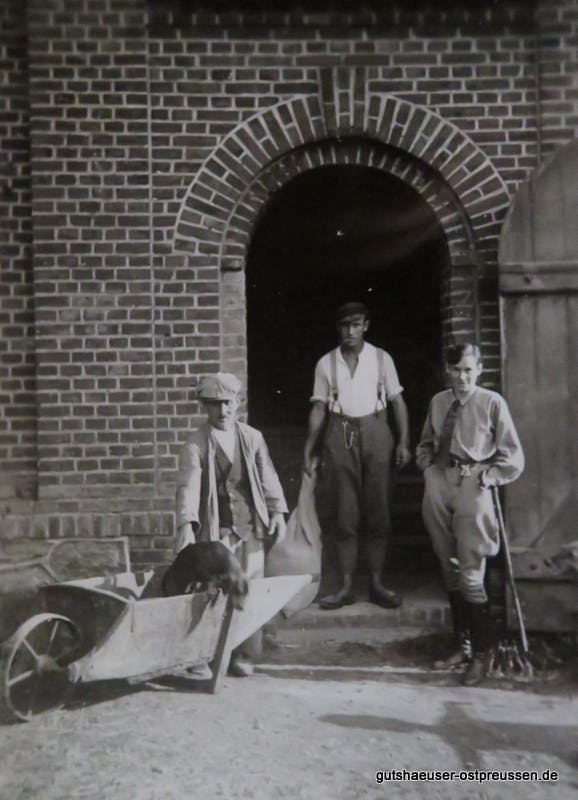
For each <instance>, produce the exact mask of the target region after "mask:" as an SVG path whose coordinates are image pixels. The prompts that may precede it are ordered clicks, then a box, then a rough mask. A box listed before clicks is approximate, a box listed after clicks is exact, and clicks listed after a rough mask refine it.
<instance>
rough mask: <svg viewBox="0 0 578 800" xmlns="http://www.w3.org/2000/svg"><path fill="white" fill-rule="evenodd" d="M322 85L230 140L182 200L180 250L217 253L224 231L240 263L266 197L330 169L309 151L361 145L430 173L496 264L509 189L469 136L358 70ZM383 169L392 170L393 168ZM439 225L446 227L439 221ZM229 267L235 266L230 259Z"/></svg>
mask: <svg viewBox="0 0 578 800" xmlns="http://www.w3.org/2000/svg"><path fill="white" fill-rule="evenodd" d="M320 87H321V90H320V94H319V96H298V97H294V98H293V99H291V100H289V101H286V102H284V103H279V104H278V105H275V106H273V107H272V108H269V109H267V110H265V111H262V112H260V113H259V114H256V115H254V116H253V117H251V118H249V119H248V120H247V121H245V122H243V123H242V124H241V125H239V126H237V127H236V128H235V129H234V130H233V131H231V133H229V134H228V135H227V136H226V137H224V139H223V141H222V142H221V143H220V144H219V146H218V147H217V148H216V149H215V150H214V151H213V152H212V153H211V155H210V156H209V157H208V158H207V159H206V161H205V162H204V164H203V165H202V167H201V169H200V170H199V172H198V174H197V176H196V177H195V179H194V180H193V182H192V183H191V185H190V187H189V190H188V192H187V194H186V197H185V199H184V202H183V204H182V207H181V210H180V213H179V216H178V218H177V222H176V226H175V239H174V241H175V247H176V248H177V249H178V250H184V251H187V252H191V253H198V252H207V250H210V251H212V252H214V251H215V250H216V251H220V249H221V245H222V244H223V243H224V242H225V234H226V233H227V232H228V234H229V238H228V239H227V242H226V243H227V253H228V256H229V258H230V259H234V258H235V257H241V258H242V248H239V250H238V251H235V248H234V247H232V243H233V242H234V241H238V242H239V244H241V245H242V243H243V238H244V237H243V235H242V234H243V233H244V234H245V239H246V238H248V236H249V234H250V229H251V226H252V221H253V218H254V216H255V213H257V212H258V209H259V208H260V207H261V206H262V203H263V199H264V198H266V197H267V194H268V193H270V192H271V191H274V189H275V188H279V187H280V186H282V185H283V183H284V182H285V181H286V180H287V179H288V178H290V177H291V174H296V172H298V171H301V170H302V169H303V168H304V164H305V163H306V162H307V159H309V165H310V166H309V168H314V167H315V166H320V165H321V163H334V162H332V161H331V160H329V161H326V162H323V161H321V162H320V160H319V154H320V153H323V151H322V150H318V151H317V153H316V154H314V153H312V152H311V151H308V149H307V146H310V145H312V144H317V143H320V142H324V141H326V140H335V139H336V140H338V141H340V140H343V139H359V138H363V139H366V140H369V141H372V142H374V143H376V144H381V145H386V146H388V147H389V148H391V149H392V150H395V151H397V152H398V153H399V154H400V156H401V155H402V154H403V155H405V158H406V160H407V163H406V164H405V165H404V166H401V165H400V169H401V170H402V171H403V170H404V169H405V170H407V171H408V172H409V171H411V168H412V167H413V169H414V170H418V171H419V169H420V167H421V169H422V170H427V171H428V172H429V183H431V186H428V187H424V192H426V191H427V190H428V189H429V194H430V197H431V198H432V199H433V197H434V196H435V195H436V194H438V193H440V192H446V193H450V194H453V196H454V198H455V199H456V201H457V202H458V203H459V205H460V206H461V208H462V209H463V215H464V218H465V219H467V220H468V224H469V225H470V227H471V231H472V236H473V240H474V243H475V249H476V252H477V253H478V257H479V258H481V259H491V260H495V254H496V249H497V237H498V235H499V229H500V225H501V222H502V219H503V217H504V214H505V212H506V210H507V208H508V205H509V196H508V191H507V189H506V186H505V184H504V182H503V180H502V178H501V177H500V175H499V173H498V172H497V170H496V169H495V167H494V166H493V164H492V163H491V161H490V160H489V159H488V157H487V156H486V155H485V153H484V152H483V151H482V150H480V148H479V147H478V146H477V145H476V144H475V143H474V142H473V141H472V140H471V139H470V138H469V137H468V136H467V135H466V134H465V133H464V132H463V131H461V130H460V129H459V128H458V127H456V126H455V125H453V124H452V123H450V122H447V121H446V120H444V119H443V118H442V117H440V116H439V115H437V114H435V113H434V112H433V111H432V110H430V109H429V108H425V107H422V106H417V105H415V104H413V103H410V102H408V101H406V100H402V99H400V98H398V97H395V96H393V95H387V94H376V93H369V91H368V89H367V81H366V75H365V70H363V69H361V68H360V69H352V70H347V69H339V68H337V69H334V70H321V74H320ZM325 153H326V154H327V157H328V158H331V157H332V154H331V152H330V151H327V150H326V151H325ZM300 154H301V156H300ZM353 157H355V156H353ZM300 158H303V160H302V161H301V163H299V162H300ZM381 168H383V169H388V164H387V163H384V164H382V165H381ZM426 182H427V181H426ZM436 184H437V185H436ZM440 222H441V224H442V225H443V226H445V220H444V219H443V218H441V219H440ZM239 234H240V235H239ZM450 240H451V237H450ZM229 267H232V268H235V265H234V263H233V262H232V261H231V260H230V261H229ZM237 268H240V265H237Z"/></svg>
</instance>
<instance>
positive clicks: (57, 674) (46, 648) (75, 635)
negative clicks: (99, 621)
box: [0, 613, 80, 722]
mask: <svg viewBox="0 0 578 800" xmlns="http://www.w3.org/2000/svg"><path fill="white" fill-rule="evenodd" d="M79 643H80V633H79V631H78V629H77V627H76V625H75V624H74V623H73V622H72V620H70V619H68V617H63V616H61V615H60V614H50V613H46V614H37V615H36V616H34V617H30V619H28V620H26V622H24V623H23V624H22V625H21V626H20V627H19V628H18V630H17V631H16V633H14V634H13V636H11V637H10V639H8V640H7V641H6V642H4V643H3V644H2V645H1V646H0V717H1V718H2V719H3V720H4V721H12V722H13V721H15V720H21V721H25V722H27V721H29V720H30V719H32V718H33V717H35V716H36V715H37V714H41V713H42V712H43V711H48V710H54V709H57V708H61V707H62V706H63V705H64V702H65V701H66V698H67V695H68V693H69V691H70V688H71V686H72V684H71V682H70V680H69V677H68V670H67V666H68V664H70V663H71V662H72V661H73V660H74V658H75V653H76V652H77V650H78V645H79Z"/></svg>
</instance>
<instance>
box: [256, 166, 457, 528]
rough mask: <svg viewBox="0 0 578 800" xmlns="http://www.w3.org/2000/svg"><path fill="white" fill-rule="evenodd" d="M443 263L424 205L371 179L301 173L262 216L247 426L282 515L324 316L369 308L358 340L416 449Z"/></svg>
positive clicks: (386, 179) (359, 169) (437, 354)
mask: <svg viewBox="0 0 578 800" xmlns="http://www.w3.org/2000/svg"><path fill="white" fill-rule="evenodd" d="M447 259H448V252H447V245H446V242H445V238H444V234H443V231H442V229H441V226H440V224H439V222H438V221H437V218H436V217H435V215H434V214H433V212H432V210H431V208H430V207H429V206H428V204H427V203H426V202H425V201H424V200H423V199H422V198H421V197H420V195H419V194H418V193H417V192H416V191H415V190H414V189H412V188H411V187H409V186H408V185H407V184H405V183H404V182H403V181H401V180H400V179H398V178H396V177H394V176H392V175H389V174H387V173H384V172H382V171H380V170H378V169H375V168H371V167H364V166H358V165H339V166H337V165H336V166H326V167H320V168H317V169H314V170H311V171H309V172H306V173H304V174H302V175H300V176H298V177H296V178H294V179H293V180H291V181H290V182H289V183H288V184H287V185H286V186H284V187H283V188H282V189H280V190H279V191H278V192H276V193H275V194H274V195H273V196H272V198H271V200H270V202H269V203H268V204H267V206H266V207H265V208H264V210H263V213H262V214H261V216H260V218H259V220H258V223H257V225H256V229H255V232H254V235H253V239H252V242H251V245H250V248H249V256H248V263H247V338H248V379H249V380H248V386H249V397H248V401H249V405H248V408H249V421H250V423H251V424H253V425H255V426H256V427H258V428H260V429H262V430H263V431H264V433H265V434H266V436H268V439H269V441H270V447H271V450H272V453H273V457H274V459H275V461H276V464H277V465H278V468H279V472H280V474H281V478H282V480H283V483H284V486H285V488H286V491H287V494H288V495H289V500H290V504H291V503H292V502H293V501H294V500H295V496H296V490H297V489H298V484H299V479H300V475H299V467H300V459H301V446H302V443H303V440H304V434H305V430H306V423H307V415H308V412H309V397H310V395H311V390H312V385H313V371H314V368H315V363H316V361H317V360H318V358H320V357H321V355H323V354H324V353H325V352H327V351H328V350H330V349H331V348H332V347H335V346H336V331H335V322H334V314H335V309H336V307H337V306H338V305H340V304H341V303H343V302H346V301H348V300H362V301H363V302H365V303H366V304H367V305H368V306H369V309H370V312H371V317H372V319H371V325H370V329H369V331H368V334H367V339H368V341H370V342H372V343H373V344H375V345H378V346H380V347H383V348H385V349H386V350H387V351H388V352H389V353H390V354H391V355H392V357H393V359H394V361H395V364H396V366H397V370H398V373H399V376H400V380H401V383H402V385H403V386H404V396H405V399H406V402H407V404H408V407H409V411H410V415H411V433H412V445H415V443H416V440H417V437H418V436H419V432H420V430H421V426H422V424H423V420H424V418H425V414H426V412H427V406H428V402H429V399H430V397H431V396H432V394H433V393H434V392H436V391H438V390H439V389H440V388H441V386H442V370H441V362H442V352H441V350H442V345H441V342H442V324H441V298H440V287H441V274H442V270H443V269H444V267H445V265H446V263H447ZM411 475H412V470H411V469H410V470H408V472H407V474H406V476H404V478H406V479H407V480H406V483H408V482H409V483H410V484H412V485H414V484H416V482H417V480H416V478H415V477H414V478H413V479H411V480H410V478H411ZM402 482H403V481H402ZM415 493H416V495H419V487H418V490H416V492H415ZM402 495H403V492H402V493H401V494H400V492H399V491H398V492H396V497H398V498H399V497H401V496H402ZM404 502H405V501H398V502H397V503H396V504H397V505H398V506H399V507H401V506H402V505H403V503H404ZM405 505H406V506H407V502H406V503H405ZM410 505H411V506H412V508H413V506H414V505H415V503H414V502H413V501H411V502H410ZM418 505H419V504H418ZM411 514H412V515H413V517H412V519H413V522H412V528H414V529H415V528H416V526H417V527H420V523H419V522H418V518H419V508H418V509H417V511H416V509H415V508H413V510H412V511H411ZM394 517H395V508H394Z"/></svg>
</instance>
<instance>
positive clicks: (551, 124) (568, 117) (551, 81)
mask: <svg viewBox="0 0 578 800" xmlns="http://www.w3.org/2000/svg"><path fill="white" fill-rule="evenodd" d="M536 19H537V30H538V35H537V45H538V56H537V63H538V69H537V81H538V86H539V91H538V96H539V113H540V126H539V131H540V160H542V159H545V158H548V157H549V156H550V155H552V153H553V152H554V150H555V149H556V148H557V147H560V146H561V145H563V144H565V143H566V142H568V141H569V140H570V139H572V138H575V137H576V136H578V1H577V0H550V2H545V0H543V1H542V2H540V3H539V4H538V8H537V12H536Z"/></svg>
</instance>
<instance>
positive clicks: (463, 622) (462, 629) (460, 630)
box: [434, 592, 472, 669]
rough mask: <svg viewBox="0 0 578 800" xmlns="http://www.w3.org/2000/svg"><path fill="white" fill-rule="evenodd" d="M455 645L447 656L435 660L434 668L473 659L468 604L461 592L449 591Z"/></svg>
mask: <svg viewBox="0 0 578 800" xmlns="http://www.w3.org/2000/svg"><path fill="white" fill-rule="evenodd" d="M448 596H449V601H450V611H451V615H452V628H453V631H454V642H455V646H454V649H453V650H452V652H451V654H450V655H449V656H448V657H446V658H440V659H439V660H438V661H435V662H434V669H453V668H454V667H459V666H460V665H461V664H467V663H469V662H470V661H471V660H472V643H471V640H470V626H469V624H468V615H467V610H466V605H465V602H464V598H463V597H462V594H461V592H449V594H448Z"/></svg>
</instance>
